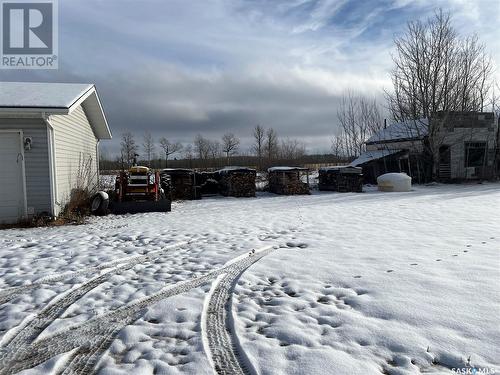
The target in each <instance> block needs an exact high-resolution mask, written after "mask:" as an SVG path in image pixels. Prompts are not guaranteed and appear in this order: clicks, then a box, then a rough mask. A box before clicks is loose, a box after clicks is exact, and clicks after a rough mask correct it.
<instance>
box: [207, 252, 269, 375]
mask: <svg viewBox="0 0 500 375" xmlns="http://www.w3.org/2000/svg"><path fill="white" fill-rule="evenodd" d="M272 250H273V248H269V249H265V250H262V251H260V252H258V253H256V254H253V255H252V256H250V257H248V258H247V259H245V260H243V261H241V262H238V263H237V264H235V265H234V267H230V268H228V269H227V270H226V272H225V273H224V274H223V275H221V276H220V277H219V279H218V280H217V281H216V282H215V283H214V285H213V286H212V290H211V291H210V294H209V296H208V297H207V298H208V302H207V304H206V307H205V309H204V312H203V315H202V330H204V334H203V335H204V339H203V343H204V346H205V350H206V352H207V355H208V357H209V360H210V363H211V365H212V366H213V369H214V371H215V373H216V374H220V375H247V374H253V373H255V370H253V369H250V368H249V366H251V365H250V364H249V363H245V361H244V360H243V358H242V355H241V353H239V344H238V342H237V339H236V333H235V332H234V325H233V324H232V322H231V296H232V294H233V289H234V286H235V283H236V281H237V280H238V279H239V277H240V276H241V274H242V273H243V272H245V270H246V269H247V268H249V267H250V266H251V265H252V264H254V263H255V262H257V261H258V260H259V259H261V258H262V257H264V256H266V255H267V254H269V253H270V252H271V251H272Z"/></svg>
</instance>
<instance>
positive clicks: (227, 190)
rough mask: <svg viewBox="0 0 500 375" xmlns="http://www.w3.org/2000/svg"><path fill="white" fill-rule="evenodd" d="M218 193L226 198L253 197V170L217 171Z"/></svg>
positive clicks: (254, 175)
mask: <svg viewBox="0 0 500 375" xmlns="http://www.w3.org/2000/svg"><path fill="white" fill-rule="evenodd" d="M219 176H220V180H219V187H220V193H221V194H222V195H224V196H226V197H228V196H229V197H238V198H240V197H255V177H256V172H255V170H253V169H249V168H241V169H232V170H225V169H223V170H221V171H219Z"/></svg>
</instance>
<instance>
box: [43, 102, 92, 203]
mask: <svg viewBox="0 0 500 375" xmlns="http://www.w3.org/2000/svg"><path fill="white" fill-rule="evenodd" d="M50 123H51V124H52V126H53V128H54V145H55V176H56V186H57V189H56V190H57V199H56V205H57V209H58V210H59V211H60V210H61V209H62V208H64V205H65V204H66V203H68V201H69V198H70V196H71V191H72V190H73V189H75V188H88V189H94V188H95V187H97V182H98V179H97V163H98V159H97V158H98V157H97V139H96V137H95V135H94V132H93V130H92V127H91V125H90V123H89V121H88V118H87V116H86V114H85V111H84V110H83V108H82V106H78V108H76V109H75V110H74V111H73V112H72V113H71V114H70V115H55V116H51V118H50Z"/></svg>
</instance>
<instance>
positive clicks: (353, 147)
mask: <svg viewBox="0 0 500 375" xmlns="http://www.w3.org/2000/svg"><path fill="white" fill-rule="evenodd" d="M337 119H338V122H339V125H340V129H339V130H340V132H339V134H337V136H336V138H335V144H336V147H337V149H338V150H337V152H338V151H342V153H343V154H344V156H347V157H355V156H358V155H360V154H361V153H362V152H363V151H364V144H365V142H366V141H367V139H368V138H369V137H370V136H371V135H372V134H374V133H375V132H377V131H379V130H380V129H381V127H382V117H381V116H380V111H379V108H378V105H377V102H376V101H375V100H370V99H368V98H366V97H364V96H362V95H356V94H354V93H352V92H348V93H347V94H344V95H343V96H342V99H341V103H340V108H339V109H338V111H337Z"/></svg>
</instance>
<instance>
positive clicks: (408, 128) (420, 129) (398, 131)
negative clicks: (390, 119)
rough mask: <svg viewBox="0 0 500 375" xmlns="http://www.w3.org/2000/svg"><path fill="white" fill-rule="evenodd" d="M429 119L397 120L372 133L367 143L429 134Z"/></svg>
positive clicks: (419, 137)
mask: <svg viewBox="0 0 500 375" xmlns="http://www.w3.org/2000/svg"><path fill="white" fill-rule="evenodd" d="M428 128H429V120H428V119H426V118H422V119H419V120H408V121H403V122H396V123H394V124H391V125H389V126H388V127H387V128H385V129H382V130H380V131H379V132H377V133H376V134H374V135H372V136H371V137H370V138H369V139H368V140H367V141H366V143H380V142H387V141H397V140H403V139H421V138H423V137H425V136H426V135H427V134H428Z"/></svg>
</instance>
